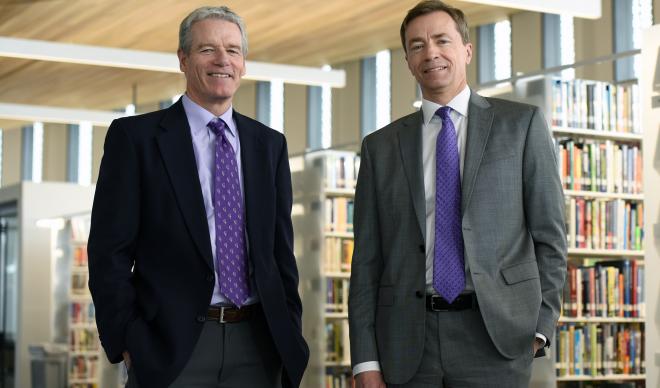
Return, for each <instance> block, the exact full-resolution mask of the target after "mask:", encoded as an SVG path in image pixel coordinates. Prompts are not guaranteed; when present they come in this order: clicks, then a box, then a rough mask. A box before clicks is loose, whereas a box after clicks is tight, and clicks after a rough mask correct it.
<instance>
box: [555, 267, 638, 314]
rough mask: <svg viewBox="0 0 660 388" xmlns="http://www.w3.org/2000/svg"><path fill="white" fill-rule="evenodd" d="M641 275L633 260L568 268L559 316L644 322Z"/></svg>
mask: <svg viewBox="0 0 660 388" xmlns="http://www.w3.org/2000/svg"><path fill="white" fill-rule="evenodd" d="M644 272H645V271H644V266H640V265H639V264H638V262H637V261H636V260H617V261H601V262H596V263H594V264H593V265H589V266H583V267H576V266H574V265H569V267H568V273H567V279H566V285H565V286H564V295H563V306H562V307H563V309H562V316H564V317H572V318H583V317H585V318H586V317H603V318H606V317H618V318H644V317H645V316H646V305H645V302H644V300H645V298H644Z"/></svg>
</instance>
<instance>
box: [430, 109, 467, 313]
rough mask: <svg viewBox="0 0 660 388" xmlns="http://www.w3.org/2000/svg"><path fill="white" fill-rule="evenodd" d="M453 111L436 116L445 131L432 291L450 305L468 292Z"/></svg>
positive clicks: (438, 164)
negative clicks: (463, 292)
mask: <svg viewBox="0 0 660 388" xmlns="http://www.w3.org/2000/svg"><path fill="white" fill-rule="evenodd" d="M449 111H451V108H450V107H448V106H443V107H442V108H440V109H438V110H437V112H435V114H436V115H438V116H440V118H441V119H442V129H441V130H440V133H439V134H438V140H437V141H436V145H435V147H436V148H435V251H434V257H433V288H435V290H436V291H438V293H439V294H440V295H441V296H442V297H443V298H444V299H445V300H446V301H447V302H449V303H451V302H453V301H454V299H456V297H457V296H458V294H460V293H461V292H462V291H463V289H464V288H465V264H464V260H463V234H462V232H461V170H460V157H459V155H458V146H457V140H456V129H455V128H454V123H452V121H451V117H449Z"/></svg>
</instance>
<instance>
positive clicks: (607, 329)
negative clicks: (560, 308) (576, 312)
mask: <svg viewBox="0 0 660 388" xmlns="http://www.w3.org/2000/svg"><path fill="white" fill-rule="evenodd" d="M556 342H557V344H556V349H557V351H556V352H555V354H556V359H555V362H556V365H555V366H556V372H557V376H608V375H612V374H626V375H630V374H642V373H644V370H645V365H644V357H643V355H644V349H643V346H644V330H643V329H642V326H641V325H640V324H637V323H632V324H609V323H604V324H593V323H590V324H586V325H576V324H563V325H560V326H558V328H557V339H556Z"/></svg>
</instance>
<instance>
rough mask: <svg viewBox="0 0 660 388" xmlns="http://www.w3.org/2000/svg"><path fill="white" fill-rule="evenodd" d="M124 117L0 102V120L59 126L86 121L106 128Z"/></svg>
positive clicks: (106, 113)
mask: <svg viewBox="0 0 660 388" xmlns="http://www.w3.org/2000/svg"><path fill="white" fill-rule="evenodd" d="M124 116H126V114H125V113H123V112H108V111H102V110H87V109H71V108H58V107H52V106H40V105H25V104H9V103H3V102H0V119H6V120H18V121H27V122H35V121H42V122H45V123H60V124H78V123H80V122H81V121H87V122H90V123H92V125H98V126H102V127H107V126H109V125H110V123H111V122H112V120H114V119H118V118H120V117H124Z"/></svg>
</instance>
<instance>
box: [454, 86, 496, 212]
mask: <svg viewBox="0 0 660 388" xmlns="http://www.w3.org/2000/svg"><path fill="white" fill-rule="evenodd" d="M492 124H493V112H492V111H491V109H490V104H489V103H488V101H487V100H486V99H485V98H483V97H481V96H480V95H478V94H477V93H476V92H475V91H472V93H471V94H470V104H469V108H468V127H467V140H466V151H465V163H464V165H463V184H462V196H461V213H462V214H464V213H465V209H466V208H467V207H468V205H469V204H470V198H471V197H472V189H473V188H474V181H475V179H476V177H477V172H478V171H479V165H480V164H481V158H482V157H483V154H484V150H485V149H486V143H487V142H488V136H489V135H490V129H491V126H492Z"/></svg>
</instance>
